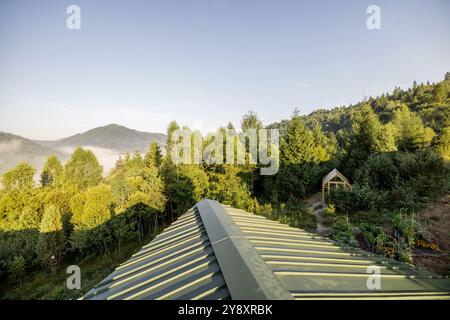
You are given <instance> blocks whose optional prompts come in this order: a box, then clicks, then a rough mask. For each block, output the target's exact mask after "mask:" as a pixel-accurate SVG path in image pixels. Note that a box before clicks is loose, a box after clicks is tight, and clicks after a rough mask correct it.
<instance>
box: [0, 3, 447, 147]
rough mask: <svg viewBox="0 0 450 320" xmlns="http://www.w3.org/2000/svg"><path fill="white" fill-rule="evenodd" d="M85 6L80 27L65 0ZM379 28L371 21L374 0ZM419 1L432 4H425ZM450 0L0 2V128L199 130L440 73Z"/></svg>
mask: <svg viewBox="0 0 450 320" xmlns="http://www.w3.org/2000/svg"><path fill="white" fill-rule="evenodd" d="M71 4H76V5H78V6H79V7H80V8H81V30H69V29H67V27H66V19H67V18H68V16H69V15H68V14H67V13H66V8H67V7H68V6H69V5H71ZM372 4H376V5H378V6H379V7H380V10H381V30H369V29H368V28H367V27H366V20H367V17H368V14H367V13H366V9H367V7H368V6H369V5H372ZM423 12H426V13H427V14H423ZM449 12H450V2H448V1H445V0H432V1H426V2H424V1H420V0H414V1H405V0H399V1H395V2H393V1H386V0H383V1H381V0H380V1H376V3H373V1H365V0H364V1H355V0H349V1H346V2H339V3H337V2H336V1H325V0H322V1H316V2H314V3H309V2H302V1H287V0H285V1H281V2H274V1H246V2H239V1H221V0H214V1H201V0H195V1H194V0H193V1H177V0H171V1H153V2H147V1H141V0H136V1H133V2H132V3H129V2H126V1H119V0H118V1H103V0H99V1H95V2H92V1H86V0H79V1H75V2H73V1H65V0H64V1H58V2H55V1H39V2H29V1H24V0H15V1H8V0H5V1H2V2H1V3H0V38H1V39H2V44H3V46H2V47H3V48H2V50H1V51H0V130H2V131H5V132H10V133H13V134H17V135H20V136H23V137H26V138H29V139H37V140H55V139H61V138H64V137H68V136H71V135H74V134H77V133H82V132H85V131H87V130H89V129H92V128H95V127H99V126H103V125H107V124H110V123H117V124H119V125H123V126H125V127H128V128H131V129H135V130H139V131H145V132H156V133H165V131H166V127H167V125H168V124H169V122H170V121H172V120H176V121H177V122H178V123H179V124H180V125H188V126H190V127H191V128H193V129H199V130H201V131H202V132H203V133H205V132H208V131H214V130H215V129H216V128H218V127H220V126H223V125H226V124H227V122H228V121H231V122H233V123H234V124H235V125H236V126H238V125H239V122H240V119H241V117H242V115H243V114H244V113H246V112H247V111H248V110H253V111H255V112H257V113H258V115H259V117H260V118H261V120H262V121H263V122H264V123H265V124H269V123H272V122H275V121H280V120H282V119H286V118H288V117H290V115H291V113H292V111H293V110H294V109H295V108H298V109H299V111H300V113H301V114H309V113H310V112H312V111H313V110H316V109H322V108H324V109H330V108H333V107H336V106H341V105H349V104H353V103H356V102H358V101H361V100H363V98H364V97H366V96H378V95H380V94H382V93H386V92H391V91H392V90H393V89H394V87H395V86H399V87H401V88H406V87H410V86H411V85H412V83H413V81H414V80H416V81H417V82H427V81H430V82H437V81H440V80H442V79H443V76H444V74H445V72H448V71H450V59H448V57H449V56H450V41H449V39H448V33H449V31H450V19H449Z"/></svg>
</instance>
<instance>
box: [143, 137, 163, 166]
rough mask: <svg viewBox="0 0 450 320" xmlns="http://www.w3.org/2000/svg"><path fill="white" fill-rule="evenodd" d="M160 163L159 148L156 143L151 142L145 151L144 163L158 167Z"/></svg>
mask: <svg viewBox="0 0 450 320" xmlns="http://www.w3.org/2000/svg"><path fill="white" fill-rule="evenodd" d="M161 163H162V154H161V149H160V148H159V145H158V143H156V142H152V143H151V144H150V147H149V149H148V151H147V153H146V154H145V157H144V164H145V165H146V166H147V167H155V168H159V167H160V166H161Z"/></svg>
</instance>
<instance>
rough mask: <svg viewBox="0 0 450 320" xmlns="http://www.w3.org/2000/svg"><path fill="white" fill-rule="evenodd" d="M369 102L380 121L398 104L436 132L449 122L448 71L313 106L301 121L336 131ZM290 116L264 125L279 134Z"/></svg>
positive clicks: (388, 118)
mask: <svg viewBox="0 0 450 320" xmlns="http://www.w3.org/2000/svg"><path fill="white" fill-rule="evenodd" d="M363 104H370V105H371V107H372V109H373V110H374V111H375V113H376V114H377V115H378V117H379V119H380V121H381V122H383V123H387V122H389V121H391V120H392V117H393V113H394V111H395V110H396V109H397V108H399V107H400V106H401V105H406V106H408V108H409V109H410V110H411V111H413V112H415V113H417V114H418V115H419V116H420V117H421V118H422V121H423V123H424V124H425V125H426V126H428V127H430V128H432V129H433V130H434V131H435V132H436V133H440V132H441V131H442V129H443V128H445V127H449V126H450V112H449V110H450V73H447V74H446V75H445V78H444V80H443V81H440V82H437V83H426V84H424V83H421V84H417V83H416V82H414V84H413V85H412V87H411V88H409V89H405V90H402V89H400V88H398V87H397V88H395V89H394V91H393V92H392V93H385V94H382V95H380V96H378V97H376V98H372V97H371V98H368V99H367V100H366V101H362V102H359V103H356V104H353V105H349V106H340V107H336V108H333V109H328V110H326V109H317V110H315V111H313V112H312V113H310V114H308V115H305V116H303V119H304V121H305V124H306V125H307V126H308V127H310V128H312V127H313V126H314V125H315V124H317V123H320V125H321V126H322V129H323V130H324V131H325V132H328V133H333V134H336V133H337V132H338V131H339V130H349V129H350V128H351V118H352V115H353V114H354V113H355V112H356V111H357V110H358V109H359V108H360V107H361V106H362V105H363ZM289 121H290V120H282V121H279V122H275V123H272V124H270V125H269V126H268V128H278V129H280V132H281V134H283V133H284V132H285V130H286V127H287V126H288V124H289Z"/></svg>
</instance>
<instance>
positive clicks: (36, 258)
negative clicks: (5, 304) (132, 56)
mask: <svg viewBox="0 0 450 320" xmlns="http://www.w3.org/2000/svg"><path fill="white" fill-rule="evenodd" d="M449 110H450V75H447V76H446V80H445V81H442V82H440V83H437V84H420V85H417V84H415V85H414V86H413V87H412V88H411V89H409V90H406V91H403V90H400V89H396V90H395V91H394V93H392V94H389V95H383V96H381V97H378V98H371V99H369V100H368V101H365V102H361V103H358V104H356V105H354V106H349V107H341V108H337V109H333V110H330V111H324V110H321V111H317V112H314V113H312V114H311V115H308V116H300V115H298V113H296V112H294V114H293V116H292V118H291V119H290V120H286V121H282V122H280V123H277V124H272V125H270V126H269V127H272V128H273V127H279V128H280V129H281V132H282V137H281V144H280V153H279V154H280V169H279V172H278V173H277V174H276V175H274V176H261V175H259V170H258V169H259V166H258V165H249V164H247V165H217V164H215V165H206V164H203V165H178V166H176V165H175V164H174V163H173V161H172V159H171V157H170V154H171V153H170V152H171V150H172V148H173V144H172V143H171V138H172V135H173V133H174V131H175V130H176V129H178V128H179V126H178V124H177V123H176V122H172V123H171V124H170V125H169V127H168V130H167V139H168V140H167V141H168V143H167V151H168V153H167V154H168V155H166V156H163V155H162V153H161V150H160V147H159V145H158V144H157V143H156V142H154V143H152V144H150V146H149V147H148V149H147V151H146V153H145V154H144V155H141V154H140V153H138V152H137V153H133V154H127V156H126V157H124V158H121V159H119V160H118V161H117V163H116V166H115V167H114V169H113V170H112V171H111V172H110V174H109V175H108V176H107V177H105V178H104V177H103V170H102V167H101V165H100V164H99V163H98V161H97V159H96V157H95V155H94V154H93V153H92V152H91V151H89V150H84V149H82V148H77V149H76V150H75V151H74V153H73V154H72V155H71V158H70V159H69V161H68V162H67V163H66V164H65V165H63V164H62V163H61V162H60V160H59V159H58V158H57V157H54V156H53V157H50V158H48V159H47V161H46V164H45V166H44V169H43V170H42V172H40V183H39V184H36V183H35V182H34V180H33V176H34V175H35V173H36V172H35V169H34V168H33V167H31V166H30V165H29V164H27V163H26V162H23V163H20V164H19V165H18V166H17V167H15V168H14V169H12V170H10V171H8V172H7V173H5V174H4V175H3V177H2V180H1V182H2V185H3V189H2V190H1V191H0V270H2V271H3V274H4V277H3V280H0V281H2V282H1V284H0V285H1V287H2V290H1V294H2V297H3V298H23V297H32V298H44V297H45V298H73V297H76V296H78V295H80V294H82V293H83V292H85V291H86V290H88V289H89V286H91V285H92V284H93V283H95V282H96V281H99V280H101V278H103V277H104V276H105V275H106V274H107V273H108V272H109V271H110V270H111V269H112V268H113V267H114V266H115V264H116V263H117V262H118V261H119V260H120V259H121V258H126V257H127V256H129V255H130V254H131V253H132V252H133V251H134V250H135V249H136V248H137V247H139V246H140V245H142V244H144V243H145V242H147V241H148V240H149V239H151V238H152V237H154V235H156V234H157V233H158V232H159V231H160V230H161V229H162V228H163V227H164V226H167V225H168V224H169V223H170V222H172V221H173V220H174V219H176V218H177V217H178V216H179V215H180V214H182V213H184V212H185V211H186V210H187V209H188V208H190V207H191V206H192V205H193V204H195V203H196V202H197V201H199V200H201V199H202V198H210V199H215V200H218V201H220V202H222V203H224V204H227V205H231V206H233V207H236V208H241V209H245V210H247V211H250V212H254V213H257V214H261V215H265V216H267V217H269V218H271V219H278V220H280V221H282V222H283V223H288V224H290V225H292V226H297V227H302V228H306V229H309V230H313V229H315V225H316V224H315V216H314V215H313V214H311V212H310V211H309V210H307V209H305V208H304V207H303V206H302V204H301V200H302V199H303V198H304V197H306V196H308V195H310V194H312V193H316V192H317V191H319V190H320V186H321V180H322V177H323V176H324V175H325V174H326V173H328V172H329V171H330V170H331V169H333V168H338V169H339V170H340V171H341V172H343V173H344V174H345V175H346V176H347V177H348V178H349V179H350V181H351V183H352V184H353V189H352V190H351V191H350V190H345V189H336V190H334V191H333V192H332V193H331V194H330V196H329V198H327V202H328V207H327V208H326V210H325V212H326V215H327V217H328V222H327V223H328V224H329V227H330V230H331V236H332V237H333V238H334V239H336V240H337V241H341V242H342V243H344V244H346V245H349V246H358V245H361V246H365V248H366V249H368V250H371V251H374V252H377V253H380V254H384V255H387V256H389V257H392V258H393V259H398V260H402V261H407V262H414V261H413V255H412V253H413V250H415V248H417V247H422V248H424V249H426V250H432V251H433V250H434V251H438V250H441V249H440V248H439V244H438V243H436V240H435V238H434V237H433V235H432V234H430V232H429V230H427V229H426V224H425V223H424V221H423V219H424V217H420V216H418V212H419V211H420V210H421V208H422V207H423V206H424V204H426V203H427V202H431V201H434V200H435V199H438V198H440V197H441V196H443V195H445V194H447V193H448V190H449V188H450V175H449V168H448V162H446V161H448V160H449V159H450V153H449V152H450V128H449V124H450V123H449ZM263 127H264V125H263V124H262V123H261V121H260V120H259V119H258V117H257V115H256V114H255V113H253V112H249V113H247V114H246V115H244V117H243V119H242V122H241V130H246V129H248V128H255V129H260V128H263ZM228 128H233V126H232V124H228ZM222 129H224V128H222ZM209 139H210V137H209V136H206V137H203V141H204V142H205V143H204V145H206V142H208V141H209ZM355 227H357V228H356V229H359V230H360V233H359V235H360V236H361V237H362V238H361V237H359V236H357V234H355V232H354V229H355ZM93 257H94V258H93ZM69 264H78V265H80V266H82V275H83V279H85V280H83V281H84V282H83V283H84V284H83V288H82V290H80V291H78V290H75V291H73V290H72V291H71V290H68V289H66V288H65V287H64V282H63V281H64V279H63V274H64V270H65V267H66V266H67V265H69ZM105 264H107V265H108V266H111V268H105ZM94 270H97V272H94ZM22 279H26V281H27V282H26V283H23V281H22ZM44 279H48V281H47V282H46V283H47V285H46V286H45V287H42V286H43V285H42V284H43V282H45V281H44ZM48 284H52V285H48ZM38 289H39V290H40V291H38V292H39V294H33V292H36V290H38ZM24 291H25V292H24ZM30 291H33V292H30Z"/></svg>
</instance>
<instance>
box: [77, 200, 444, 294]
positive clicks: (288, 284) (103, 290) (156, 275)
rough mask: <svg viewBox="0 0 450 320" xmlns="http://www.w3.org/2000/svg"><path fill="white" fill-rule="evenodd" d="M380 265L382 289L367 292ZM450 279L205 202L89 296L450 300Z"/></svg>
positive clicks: (208, 201) (175, 223) (260, 217)
mask: <svg viewBox="0 0 450 320" xmlns="http://www.w3.org/2000/svg"><path fill="white" fill-rule="evenodd" d="M371 266H378V267H379V268H380V272H381V286H382V287H381V289H380V290H370V289H368V287H367V279H368V277H369V274H368V273H367V270H368V267H371ZM449 291H450V282H449V280H448V279H447V278H444V277H440V276H437V275H435V274H433V273H430V272H427V271H423V270H419V269H416V268H414V267H412V266H410V265H408V264H403V263H399V262H396V261H393V260H389V259H387V258H384V257H380V256H377V255H374V254H371V253H368V252H365V251H362V250H359V249H355V248H347V247H343V246H340V245H338V244H336V243H335V242H333V241H331V240H329V239H327V238H324V237H321V236H318V235H316V234H313V233H309V232H306V231H304V230H301V229H298V228H293V227H290V226H287V225H284V224H281V223H279V222H276V221H271V220H268V219H266V218H264V217H262V216H257V215H253V214H250V213H247V212H245V211H242V210H239V209H234V208H231V207H229V206H225V205H221V204H219V203H218V202H216V201H211V200H203V201H201V202H199V203H198V204H197V205H196V206H195V207H194V208H192V209H191V210H189V211H188V212H187V213H186V214H185V215H183V216H181V217H180V218H179V219H178V220H177V221H175V222H174V223H173V224H172V225H171V226H169V227H168V228H167V229H166V230H164V232H162V233H161V234H160V235H158V236H157V237H156V238H155V239H154V240H153V241H151V242H150V243H149V244H148V245H146V246H144V247H143V248H142V249H141V250H140V251H139V252H137V253H136V254H134V255H133V256H132V257H131V258H130V259H129V260H128V261H126V262H125V263H123V264H122V265H120V266H119V267H118V268H117V269H116V271H115V272H114V273H112V274H111V275H110V276H108V277H107V278H106V279H105V280H103V281H102V282H100V283H99V284H98V285H97V286H96V287H95V288H94V289H92V290H91V291H89V292H88V293H87V294H86V296H85V297H84V298H85V299H229V298H233V299H449V298H450V294H449Z"/></svg>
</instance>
